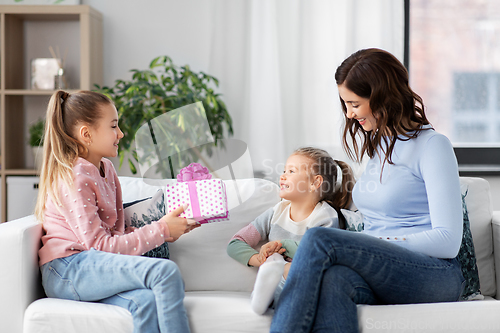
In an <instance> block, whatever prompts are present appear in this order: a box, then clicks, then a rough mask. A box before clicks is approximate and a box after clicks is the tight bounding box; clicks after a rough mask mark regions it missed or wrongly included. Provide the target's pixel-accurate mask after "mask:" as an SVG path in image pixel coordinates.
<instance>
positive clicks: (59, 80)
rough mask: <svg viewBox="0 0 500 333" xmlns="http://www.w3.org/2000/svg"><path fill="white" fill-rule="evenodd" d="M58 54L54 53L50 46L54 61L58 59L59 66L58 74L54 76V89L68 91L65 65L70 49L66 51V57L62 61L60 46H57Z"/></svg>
mask: <svg viewBox="0 0 500 333" xmlns="http://www.w3.org/2000/svg"><path fill="white" fill-rule="evenodd" d="M56 50H57V52H54V49H53V48H52V46H49V51H50V54H52V57H53V58H54V59H58V61H57V64H58V65H59V68H58V69H57V73H56V74H55V75H54V89H68V82H67V81H66V76H65V75H64V63H65V61H66V55H67V54H68V48H66V51H64V57H63V58H62V60H60V57H59V46H56Z"/></svg>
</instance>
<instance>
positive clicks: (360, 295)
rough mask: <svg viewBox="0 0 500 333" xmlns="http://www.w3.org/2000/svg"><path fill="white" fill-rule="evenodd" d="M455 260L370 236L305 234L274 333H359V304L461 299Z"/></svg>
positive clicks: (323, 230)
mask: <svg viewBox="0 0 500 333" xmlns="http://www.w3.org/2000/svg"><path fill="white" fill-rule="evenodd" d="M463 281H464V278H463V277H462V273H461V270H460V264H459V263H458V261H457V260H456V259H438V258H433V257H429V256H426V255H424V254H420V253H417V252H414V251H410V250H407V249H405V248H403V247H401V246H399V245H396V244H393V243H390V242H387V241H384V240H381V239H378V238H376V237H372V236H369V235H365V234H361V233H357V232H352V231H346V230H339V229H333V228H332V229H328V228H312V229H310V230H308V231H307V232H306V234H305V235H304V237H303V238H302V240H301V242H300V246H299V248H298V250H297V253H296V254H295V257H294V259H293V263H292V266H291V268H290V272H289V274H288V278H287V281H286V284H285V287H284V288H283V292H282V294H281V296H280V298H279V301H278V304H277V306H276V310H275V314H274V317H273V321H272V324H271V332H294V333H295V332H297V333H299V332H339V333H350V332H358V330H359V328H358V317H357V307H356V305H357V304H408V303H430V302H448V301H456V300H458V298H459V297H460V293H461V291H462V283H463Z"/></svg>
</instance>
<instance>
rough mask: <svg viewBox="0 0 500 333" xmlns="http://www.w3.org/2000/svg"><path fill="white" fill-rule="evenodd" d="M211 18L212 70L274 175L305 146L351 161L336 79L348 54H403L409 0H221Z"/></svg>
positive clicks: (255, 155) (259, 163)
mask: <svg viewBox="0 0 500 333" xmlns="http://www.w3.org/2000/svg"><path fill="white" fill-rule="evenodd" d="M207 15H211V18H212V19H211V21H210V22H211V26H210V27H207V29H210V31H211V33H210V38H211V41H210V43H209V45H211V48H212V49H211V50H210V52H209V54H210V61H209V71H208V72H209V73H211V74H213V75H214V76H215V77H217V78H218V79H219V80H220V82H221V86H220V91H221V92H222V93H223V95H224V96H223V99H224V100H225V101H226V104H227V106H228V110H229V111H230V114H231V116H232V118H233V122H234V133H235V135H234V138H235V139H239V140H242V141H244V142H245V143H246V144H247V145H248V149H249V153H250V156H251V159H252V164H253V169H254V171H256V174H258V173H261V175H263V176H265V177H267V178H270V179H275V178H276V176H277V174H279V173H281V172H282V168H283V163H284V162H285V161H286V158H287V157H288V155H289V154H290V153H291V152H292V151H293V150H294V149H295V148H298V147H300V146H306V145H307V146H317V147H320V148H323V149H326V150H328V151H329V152H330V153H331V154H332V155H333V156H334V158H337V159H344V160H345V159H346V157H345V155H344V153H343V151H342V149H341V129H342V126H343V120H342V117H343V116H342V114H341V109H340V103H339V98H338V92H337V87H336V84H335V80H334V73H335V70H336V68H337V66H338V65H340V63H341V62H342V60H343V59H345V58H346V57H347V56H348V55H350V54H351V53H353V52H354V51H356V50H358V49H361V48H367V47H378V48H382V49H385V50H387V51H389V52H392V53H393V54H394V55H395V56H397V57H398V58H399V59H400V60H402V59H403V47H404V45H403V44H404V1H403V0H213V2H212V6H211V12H210V13H207Z"/></svg>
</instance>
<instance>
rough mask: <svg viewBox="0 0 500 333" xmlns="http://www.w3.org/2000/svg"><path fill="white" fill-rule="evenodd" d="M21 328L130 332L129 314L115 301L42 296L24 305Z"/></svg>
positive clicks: (43, 332) (54, 332) (41, 332)
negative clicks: (71, 299)
mask: <svg viewBox="0 0 500 333" xmlns="http://www.w3.org/2000/svg"><path fill="white" fill-rule="evenodd" d="M23 326H24V327H23V332H36V333H67V332H72V333H88V332H92V333H115V332H116V333H132V332H133V330H134V323H133V321H132V315H131V314H130V312H128V311H127V310H126V309H124V308H121V307H119V306H115V305H109V304H101V303H91V302H79V301H70V300H65V299H57V298H43V299H40V300H38V301H36V302H33V303H31V305H30V306H29V307H28V308H27V309H26V312H25V314H24V325H23Z"/></svg>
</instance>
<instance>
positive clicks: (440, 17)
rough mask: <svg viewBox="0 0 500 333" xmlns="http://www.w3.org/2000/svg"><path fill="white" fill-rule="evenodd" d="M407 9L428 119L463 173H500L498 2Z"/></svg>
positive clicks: (420, 3) (436, 0)
mask: <svg viewBox="0 0 500 333" xmlns="http://www.w3.org/2000/svg"><path fill="white" fill-rule="evenodd" d="M405 7H406V10H407V15H406V17H407V20H409V21H407V31H408V38H407V43H408V45H407V52H408V58H407V59H408V63H407V65H408V66H409V71H410V85H411V87H412V88H413V89H414V90H415V92H416V93H417V94H419V95H420V96H421V97H422V98H423V100H424V104H425V106H426V114H427V117H428V118H429V120H430V122H431V123H432V124H433V126H434V128H435V129H436V130H437V131H439V132H441V133H443V134H445V135H446V136H447V137H448V138H450V140H451V141H452V143H453V145H454V147H455V152H456V154H457V159H458V161H459V166H460V170H461V171H462V172H461V173H462V174H464V173H467V172H479V173H481V174H485V173H486V174H491V173H494V174H500V38H498V36H500V1H484V0H457V1H450V0H433V1H428V0H406V1H405ZM495 156H498V158H496V157H495ZM464 175H465V174H464Z"/></svg>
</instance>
